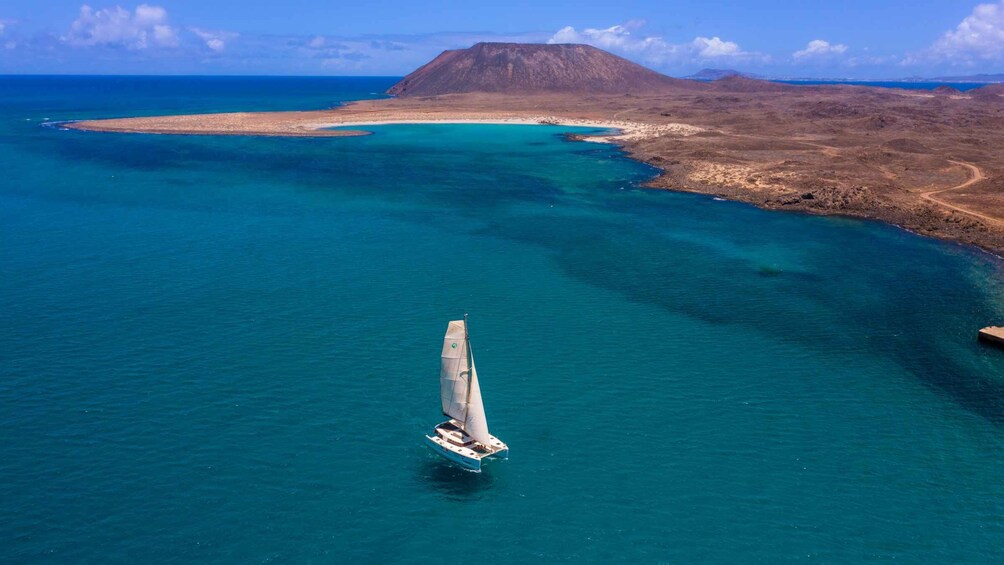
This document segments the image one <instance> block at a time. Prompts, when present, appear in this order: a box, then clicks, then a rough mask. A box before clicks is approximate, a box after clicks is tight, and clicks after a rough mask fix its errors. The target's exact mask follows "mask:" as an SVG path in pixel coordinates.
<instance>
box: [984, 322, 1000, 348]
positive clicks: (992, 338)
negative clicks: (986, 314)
mask: <svg viewBox="0 0 1004 565" xmlns="http://www.w3.org/2000/svg"><path fill="white" fill-rule="evenodd" d="M979 338H980V340H981V341H985V342H987V343H992V344H994V345H996V346H998V347H1004V327H1000V326H988V327H985V328H983V329H981V330H980V333H979Z"/></svg>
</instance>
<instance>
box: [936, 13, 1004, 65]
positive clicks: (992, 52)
mask: <svg viewBox="0 0 1004 565" xmlns="http://www.w3.org/2000/svg"><path fill="white" fill-rule="evenodd" d="M929 51H930V54H931V55H933V56H934V57H935V58H944V59H957V60H959V61H958V62H968V61H972V60H973V59H1000V58H1002V57H1004V0H1001V1H1000V2H997V3H992V4H980V5H978V6H976V7H975V8H973V12H972V13H971V14H970V15H969V16H967V17H966V19H964V20H962V22H961V23H959V25H958V26H956V27H955V29H954V30H951V31H948V32H945V34H944V35H942V36H941V39H939V40H938V41H937V42H935V44H934V45H933V46H931V48H930V50H929Z"/></svg>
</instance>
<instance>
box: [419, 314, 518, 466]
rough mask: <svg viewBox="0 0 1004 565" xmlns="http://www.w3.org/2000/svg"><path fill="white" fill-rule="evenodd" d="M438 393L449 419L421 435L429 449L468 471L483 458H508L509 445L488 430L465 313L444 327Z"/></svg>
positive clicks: (444, 412) (479, 463)
mask: <svg viewBox="0 0 1004 565" xmlns="http://www.w3.org/2000/svg"><path fill="white" fill-rule="evenodd" d="M439 392H440V397H441V399H442V402H443V414H444V415H446V416H447V417H449V418H450V419H449V420H447V421H445V422H443V423H442V424H439V425H438V426H436V428H435V430H434V431H433V433H432V435H427V436H425V439H426V443H427V444H428V445H429V447H430V448H432V450H433V451H435V452H436V453H438V454H440V455H442V456H443V457H445V458H446V459H448V460H450V461H452V462H454V463H456V464H458V465H460V466H462V467H464V468H466V469H470V470H472V471H478V472H480V471H481V460H482V459H485V458H486V457H497V458H501V459H508V457H509V446H507V445H506V444H504V443H502V440H500V439H499V438H497V437H495V436H493V435H491V434H490V433H488V420H487V419H486V418H485V405H484V403H483V402H482V401H481V386H480V385H479V384H478V372H477V369H475V368H474V352H472V351H471V340H470V336H469V335H468V333H467V316H466V315H464V319H463V320H453V321H452V322H450V325H449V326H447V328H446V338H445V339H444V340H443V357H442V364H441V365H440V369H439Z"/></svg>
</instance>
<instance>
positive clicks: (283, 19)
mask: <svg viewBox="0 0 1004 565" xmlns="http://www.w3.org/2000/svg"><path fill="white" fill-rule="evenodd" d="M477 41H519V42H547V41H551V42H562V43H566V42H577V43H590V44H593V45H596V46H598V47H602V48H604V49H607V50H609V51H612V52H614V53H617V54H619V55H621V56H624V57H627V58H629V59H632V60H634V61H637V62H639V63H642V64H644V65H646V66H649V67H651V68H654V69H657V70H659V71H662V72H665V73H667V74H671V75H684V74H689V73H691V72H693V71H696V70H698V69H701V68H705V67H712V68H735V69H740V70H745V71H751V72H757V73H762V74H767V75H771V76H813V77H854V78H895V77H903V76H916V75H921V76H934V75H943V74H972V73H980V72H995V73H996V72H1004V0H992V1H988V2H982V3H980V2H970V1H967V0H951V1H944V0H912V1H900V0H891V1H881V0H872V1H863V0H845V1H843V2H828V3H817V2H811V1H805V0H803V1H783V0H759V1H757V0H747V1H744V2H736V1H732V2H725V1H720V0H705V1H702V2H676V1H666V0H663V1H649V2H639V1H634V0H618V1H616V2H611V1H609V0H608V1H603V2H597V1H589V0H580V1H578V2H564V1H541V0H538V1H537V2H529V1H521V0H510V1H507V2H491V1H480V2H479V1H476V0H467V1H462V2H457V1H445V0H438V1H425V2H423V1H418V2H416V1H414V0H411V1H398V0H390V1H384V2H359V1H353V2H344V1H330V0H329V1H323V2H322V1H318V0H284V1H283V2H267V3H266V2H246V1H238V0H217V1H212V0H200V1H196V0H148V1H147V2H146V3H142V2H135V3H129V2H119V3H114V2H106V1H105V0H93V1H92V2H90V3H88V4H84V3H82V2H81V1H80V0H5V1H4V2H3V3H2V4H0V73H79V74H92V73H93V74H110V73H112V74H114V73H123V74H135V73H139V74H274V75H289V74H293V75H403V74H405V73H407V72H409V71H411V70H412V69H414V68H415V67H416V66H418V65H420V64H422V63H424V62H425V61H427V60H428V59H430V58H431V57H434V56H435V55H437V54H438V53H439V52H441V51H442V50H444V49H454V48H459V47H466V46H469V45H471V44H473V43H475V42H477Z"/></svg>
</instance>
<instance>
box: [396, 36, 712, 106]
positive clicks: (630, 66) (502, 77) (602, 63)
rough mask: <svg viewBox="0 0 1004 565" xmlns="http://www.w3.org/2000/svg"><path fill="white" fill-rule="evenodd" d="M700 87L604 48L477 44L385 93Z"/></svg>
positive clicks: (595, 91)
mask: <svg viewBox="0 0 1004 565" xmlns="http://www.w3.org/2000/svg"><path fill="white" fill-rule="evenodd" d="M673 87H676V88H681V87H682V88H685V89H688V90H692V89H695V88H700V85H699V84H697V83H694V82H693V81H686V80H680V79H675V78H671V77H668V76H666V75H663V74H659V73H657V72H655V71H653V70H650V69H646V68H645V67H643V66H641V65H638V64H636V63H632V62H631V61H628V60H627V59H623V58H621V57H618V56H616V55H613V54H611V53H607V52H606V51H603V50H602V49H597V48H596V47H592V46H590V45H576V44H550V45H544V44H529V43H478V44H475V45H474V46H472V47H469V48H467V49H455V50H450V51H444V52H443V53H441V54H440V55H439V56H438V57H436V58H435V59H433V60H432V61H430V62H429V63H427V64H425V65H423V66H422V67H420V68H419V69H417V70H416V71H414V72H412V73H411V74H409V75H408V76H406V77H404V78H403V79H401V81H400V82H398V83H397V84H395V85H394V86H392V87H391V88H390V90H388V91H387V93H388V94H394V95H397V96H400V97H405V96H436V95H440V94H457V93H465V92H485V93H501V94H531V93H575V94H624V93H643V92H659V91H664V90H666V89H670V88H673Z"/></svg>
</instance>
